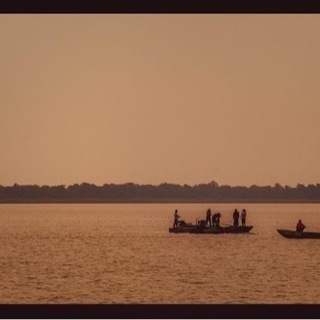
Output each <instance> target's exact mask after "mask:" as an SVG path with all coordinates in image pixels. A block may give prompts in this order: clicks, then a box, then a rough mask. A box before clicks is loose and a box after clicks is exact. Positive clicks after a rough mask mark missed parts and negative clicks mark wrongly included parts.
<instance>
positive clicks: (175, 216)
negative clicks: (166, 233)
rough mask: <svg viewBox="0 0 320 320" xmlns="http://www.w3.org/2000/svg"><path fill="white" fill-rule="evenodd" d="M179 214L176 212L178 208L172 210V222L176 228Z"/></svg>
mask: <svg viewBox="0 0 320 320" xmlns="http://www.w3.org/2000/svg"><path fill="white" fill-rule="evenodd" d="M179 218H180V216H179V214H178V210H177V209H176V210H175V211H174V222H173V228H177V227H178V223H179Z"/></svg>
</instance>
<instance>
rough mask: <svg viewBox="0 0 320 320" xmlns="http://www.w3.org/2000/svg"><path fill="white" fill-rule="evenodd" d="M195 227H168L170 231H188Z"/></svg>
mask: <svg viewBox="0 0 320 320" xmlns="http://www.w3.org/2000/svg"><path fill="white" fill-rule="evenodd" d="M193 229H195V226H190V227H177V228H169V232H170V233H189V232H190V230H193Z"/></svg>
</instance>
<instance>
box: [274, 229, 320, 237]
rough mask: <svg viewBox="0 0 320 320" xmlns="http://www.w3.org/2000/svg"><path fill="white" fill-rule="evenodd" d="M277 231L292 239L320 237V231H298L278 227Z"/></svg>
mask: <svg viewBox="0 0 320 320" xmlns="http://www.w3.org/2000/svg"><path fill="white" fill-rule="evenodd" d="M277 231H278V232H279V233H280V234H281V235H282V236H283V237H285V238H290V239H320V232H307V231H303V232H297V231H293V230H285V229H277Z"/></svg>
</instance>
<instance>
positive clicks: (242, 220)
mask: <svg viewBox="0 0 320 320" xmlns="http://www.w3.org/2000/svg"><path fill="white" fill-rule="evenodd" d="M246 218H247V211H246V209H242V212H241V224H242V225H243V226H245V225H246Z"/></svg>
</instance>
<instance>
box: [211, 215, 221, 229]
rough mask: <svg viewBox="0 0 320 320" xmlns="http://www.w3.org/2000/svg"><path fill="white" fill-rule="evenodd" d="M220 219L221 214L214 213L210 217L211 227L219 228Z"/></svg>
mask: <svg viewBox="0 0 320 320" xmlns="http://www.w3.org/2000/svg"><path fill="white" fill-rule="evenodd" d="M220 217H221V214H220V212H218V213H215V214H214V215H213V216H212V225H213V226H214V227H216V228H219V227H220Z"/></svg>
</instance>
